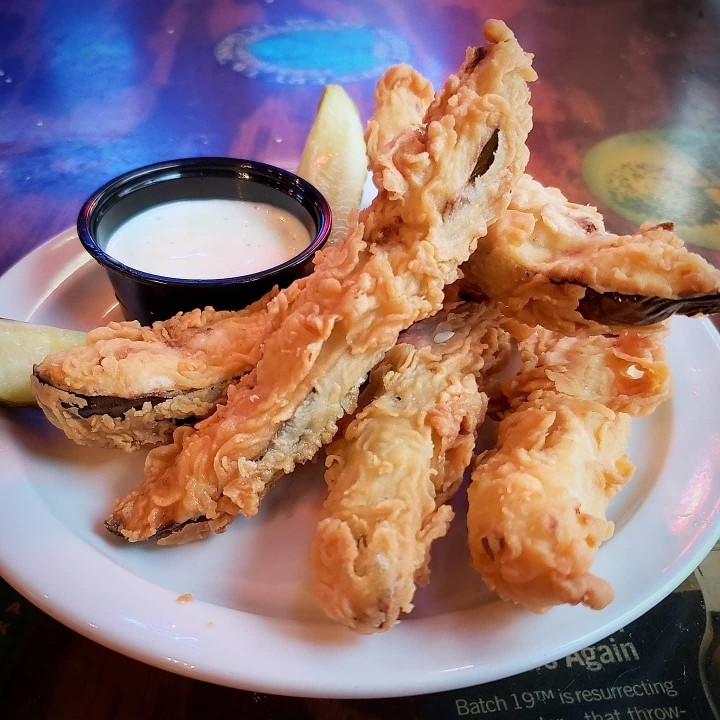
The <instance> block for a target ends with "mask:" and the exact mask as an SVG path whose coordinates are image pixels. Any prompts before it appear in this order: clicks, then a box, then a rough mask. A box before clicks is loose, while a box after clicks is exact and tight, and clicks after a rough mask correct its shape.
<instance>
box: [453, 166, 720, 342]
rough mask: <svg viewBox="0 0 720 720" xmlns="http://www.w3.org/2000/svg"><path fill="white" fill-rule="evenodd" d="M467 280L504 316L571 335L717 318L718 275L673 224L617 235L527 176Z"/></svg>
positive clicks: (589, 211)
mask: <svg viewBox="0 0 720 720" xmlns="http://www.w3.org/2000/svg"><path fill="white" fill-rule="evenodd" d="M463 272H464V274H465V275H466V282H467V283H468V286H469V287H470V288H472V287H475V289H476V290H477V289H479V291H480V292H481V293H484V294H485V295H487V296H489V297H491V298H493V299H494V300H496V301H498V302H500V303H501V307H502V309H503V312H504V313H505V314H506V315H508V316H510V317H515V318H517V319H519V320H521V321H522V322H524V323H526V324H528V325H536V324H537V325H542V326H544V327H547V328H549V329H551V330H556V331H558V332H561V333H563V334H565V335H575V334H578V333H585V334H587V333H591V334H602V333H607V332H617V330H618V328H623V327H624V328H633V327H636V326H652V327H651V328H648V329H656V324H657V323H659V322H661V321H662V320H664V319H666V318H668V317H669V316H670V315H672V314H676V313H678V314H684V315H697V314H705V313H711V312H716V311H719V310H720V270H718V269H717V268H714V267H713V266H712V265H710V264H709V263H708V262H707V261H706V260H705V259H704V258H702V257H701V256H700V255H698V254H696V253H692V252H690V251H689V250H688V249H687V248H686V247H685V245H684V243H683V242H682V240H680V239H679V238H678V237H677V236H676V235H675V234H674V232H673V226H672V223H663V224H660V225H643V226H642V227H641V228H640V230H639V231H638V232H637V233H636V234H634V235H625V236H619V235H614V234H612V233H610V232H608V231H606V230H605V227H604V223H603V219H602V216H601V215H600V214H599V213H598V212H597V210H595V208H592V207H589V206H584V205H577V204H575V203H571V202H569V201H568V200H567V199H566V198H565V197H564V196H563V194H562V193H561V192H560V191H559V190H557V189H556V188H546V187H543V186H542V185H541V184H540V183H539V182H537V181H536V180H534V179H533V178H531V177H530V176H528V175H524V176H523V177H522V178H521V179H520V181H519V182H518V185H517V187H516V188H515V190H514V192H513V196H512V200H511V203H510V207H509V209H508V210H507V211H506V212H505V213H503V214H502V215H501V216H500V218H499V219H498V220H497V221H496V222H495V223H494V224H493V225H492V227H491V228H490V230H489V231H488V233H487V235H486V236H485V237H484V238H483V239H482V240H481V241H480V242H479V243H478V248H477V250H476V251H475V252H474V253H473V255H472V257H471V258H470V261H469V262H468V263H466V265H465V266H464V267H463Z"/></svg>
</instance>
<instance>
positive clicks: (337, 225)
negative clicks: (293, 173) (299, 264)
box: [297, 85, 368, 244]
mask: <svg viewBox="0 0 720 720" xmlns="http://www.w3.org/2000/svg"><path fill="white" fill-rule="evenodd" d="M297 174H298V175H300V177H302V178H305V180H307V181H308V182H310V183H312V184H313V185H314V186H315V187H316V188H317V189H318V190H319V191H320V192H321V193H322V194H323V195H324V196H325V199H326V200H327V201H328V203H329V204H330V209H331V210H332V231H331V233H330V239H329V240H328V243H330V244H332V243H334V242H336V241H337V240H338V239H340V238H342V237H344V236H345V235H346V234H347V230H348V218H349V216H350V213H351V212H353V211H355V210H357V209H358V208H359V207H360V202H361V200H362V195H363V189H364V187H365V181H366V180H367V176H368V170H367V154H366V152H365V138H364V135H363V126H362V122H361V121H360V114H359V112H358V109H357V106H356V105H355V103H354V102H353V101H352V99H351V98H350V96H349V95H348V94H347V92H346V91H345V90H344V89H343V88H342V87H341V86H340V85H327V86H325V89H324V91H323V94H322V97H321V98H320V103H319V104H318V108H317V111H316V113H315V119H314V121H313V124H312V127H311V128H310V132H309V133H308V136H307V139H306V140H305V146H304V148H303V152H302V156H301V158H300V164H299V165H298V169H297Z"/></svg>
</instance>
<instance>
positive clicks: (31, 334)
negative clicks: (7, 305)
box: [0, 318, 85, 406]
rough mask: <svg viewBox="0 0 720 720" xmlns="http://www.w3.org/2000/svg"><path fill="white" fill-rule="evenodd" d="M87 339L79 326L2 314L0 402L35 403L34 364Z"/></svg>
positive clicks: (0, 327) (0, 329) (6, 403)
mask: <svg viewBox="0 0 720 720" xmlns="http://www.w3.org/2000/svg"><path fill="white" fill-rule="evenodd" d="M84 342H85V333H84V332H80V331H79V330H67V329H65V328H58V327H50V326H47V325H34V324H32V323H26V322H21V321H19V320H8V319H6V318H0V403H3V404H5V405H20V406H22V405H34V404H35V395H34V394H33V392H32V389H31V387H30V377H31V376H32V372H33V365H34V364H35V363H39V362H40V361H41V360H42V359H43V358H44V357H45V356H46V355H48V354H49V353H51V352H53V351H54V350H60V349H62V348H66V347H72V346H74V345H82V344H83V343H84Z"/></svg>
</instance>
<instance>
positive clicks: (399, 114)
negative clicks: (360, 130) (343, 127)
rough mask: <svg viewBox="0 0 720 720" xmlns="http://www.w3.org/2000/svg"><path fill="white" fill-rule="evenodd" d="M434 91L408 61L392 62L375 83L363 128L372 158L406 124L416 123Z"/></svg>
mask: <svg viewBox="0 0 720 720" xmlns="http://www.w3.org/2000/svg"><path fill="white" fill-rule="evenodd" d="M434 95H435V91H434V90H433V87H432V84H431V83H430V81H429V80H426V79H425V78H424V77H423V76H422V75H421V74H420V73H419V72H417V70H415V69H414V68H412V67H411V66H410V65H405V64H401V65H393V66H391V67H389V68H388V69H387V70H386V71H385V72H384V73H383V74H382V76H381V78H380V80H379V81H378V83H377V85H376V86H375V110H374V112H373V116H372V117H371V118H370V120H369V121H368V124H367V127H366V128H365V145H366V148H367V154H368V158H370V160H371V161H372V159H373V158H375V157H377V156H378V155H379V154H380V153H381V152H382V151H383V150H384V149H385V146H386V145H387V144H388V143H389V142H390V141H391V140H394V139H395V137H396V136H397V135H398V134H399V133H400V132H402V131H403V130H406V129H407V128H410V127H413V126H415V125H419V124H420V123H421V122H422V119H423V116H424V115H425V112H426V111H427V109H428V107H429V106H430V103H431V102H432V101H433V97H434Z"/></svg>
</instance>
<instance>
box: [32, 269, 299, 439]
mask: <svg viewBox="0 0 720 720" xmlns="http://www.w3.org/2000/svg"><path fill="white" fill-rule="evenodd" d="M301 285H302V281H300V282H299V283H298V284H297V285H296V286H294V288H293V290H292V291H287V292H285V293H283V294H280V295H278V294H277V291H271V292H270V293H268V295H266V296H265V297H263V298H262V299H261V300H258V301H257V302H256V303H253V304H252V305H250V306H249V307H247V308H245V309H244V310H240V311H228V310H225V311H215V310H213V309H212V308H206V309H205V310H203V311H200V310H193V311H191V312H187V313H179V314H178V315H176V316H174V317H172V318H170V319H169V320H165V321H158V322H155V323H153V325H152V326H151V327H143V326H141V325H140V324H139V323H138V322H136V321H132V322H113V323H110V325H108V326H107V327H101V328H97V329H96V330H92V331H91V332H89V333H88V334H87V341H86V344H85V345H80V346H76V347H72V348H69V349H67V350H62V351H58V352H55V353H52V354H50V355H49V356H48V357H46V358H45V359H44V360H43V361H42V362H41V363H39V364H38V365H36V366H35V367H34V373H33V379H32V387H33V391H34V393H35V396H36V399H37V401H38V404H39V405H40V407H41V408H42V409H43V411H44V412H45V414H46V416H47V417H48V419H49V420H50V422H52V423H53V424H54V425H56V426H57V427H59V428H60V429H61V430H63V431H64V432H65V434H66V435H67V436H68V437H69V438H70V439H71V440H74V441H75V442H77V443H80V444H82V445H97V446H101V447H116V448H120V449H122V450H134V449H137V448H138V447H141V446H143V445H156V444H158V443H163V442H168V441H170V439H171V438H172V433H173V431H174V430H175V429H176V428H177V426H178V425H179V424H181V423H186V422H191V421H196V420H199V419H201V418H204V417H207V416H208V415H210V414H211V413H212V412H214V410H215V407H216V405H217V404H218V403H219V402H223V401H224V398H225V390H226V388H227V385H228V384H229V383H230V382H231V381H233V380H236V379H237V378H238V377H240V376H242V375H243V374H245V373H247V372H248V371H249V370H250V369H252V368H253V367H254V366H255V364H256V363H257V360H258V358H259V357H260V355H261V352H262V345H263V342H264V340H265V338H266V337H267V336H268V335H269V334H270V333H271V332H272V331H273V330H274V329H276V328H277V327H278V326H279V325H280V322H281V320H282V319H283V317H284V316H285V315H286V314H287V313H288V311H289V307H290V305H291V303H292V300H293V297H294V295H295V294H297V292H298V291H299V288H300V287H301Z"/></svg>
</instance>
